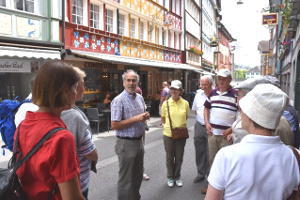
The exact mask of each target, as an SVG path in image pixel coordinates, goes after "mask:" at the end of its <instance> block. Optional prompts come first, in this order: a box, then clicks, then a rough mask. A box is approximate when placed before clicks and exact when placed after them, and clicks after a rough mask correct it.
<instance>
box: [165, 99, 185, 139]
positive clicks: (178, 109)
mask: <svg viewBox="0 0 300 200" xmlns="http://www.w3.org/2000/svg"><path fill="white" fill-rule="evenodd" d="M168 102H169V109H170V115H171V121H172V127H173V128H179V127H186V118H187V117H188V116H189V111H190V107H189V103H188V102H187V101H186V100H184V99H182V98H181V97H180V99H179V100H178V101H177V102H176V101H174V100H173V99H172V98H170V99H169V100H168ZM161 116H162V117H165V120H166V122H165V125H164V131H163V134H164V135H165V136H167V137H172V133H171V127H170V121H169V114H168V109H167V101H165V102H164V103H163V105H162V107H161Z"/></svg>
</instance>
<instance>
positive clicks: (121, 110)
mask: <svg viewBox="0 0 300 200" xmlns="http://www.w3.org/2000/svg"><path fill="white" fill-rule="evenodd" d="M145 108H146V105H145V102H144V99H143V97H142V96H141V95H139V94H137V93H135V94H134V95H131V94H129V93H128V92H127V91H126V90H124V91H123V92H122V93H121V94H119V95H118V96H117V97H116V98H114V100H113V101H112V102H111V121H118V122H119V121H122V120H125V119H129V118H131V117H134V116H136V115H139V114H142V113H144V112H145ZM144 132H145V122H134V123H133V124H131V125H130V126H128V127H126V128H124V129H121V130H115V133H116V135H117V136H120V137H140V136H142V135H143V133H144Z"/></svg>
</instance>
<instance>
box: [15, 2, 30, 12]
mask: <svg viewBox="0 0 300 200" xmlns="http://www.w3.org/2000/svg"><path fill="white" fill-rule="evenodd" d="M15 9H17V10H22V11H26V12H30V13H34V0H15Z"/></svg>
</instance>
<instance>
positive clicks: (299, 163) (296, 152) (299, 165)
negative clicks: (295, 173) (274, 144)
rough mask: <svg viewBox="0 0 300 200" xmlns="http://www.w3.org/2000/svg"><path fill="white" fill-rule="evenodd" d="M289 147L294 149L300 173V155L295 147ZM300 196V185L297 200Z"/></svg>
mask: <svg viewBox="0 0 300 200" xmlns="http://www.w3.org/2000/svg"><path fill="white" fill-rule="evenodd" d="M289 147H290V149H292V151H293V153H294V155H295V157H296V159H297V162H298V167H299V171H300V156H299V153H298V151H297V150H296V149H295V148H294V147H292V146H289ZM299 194H300V184H299V185H298V191H297V196H296V200H299V198H297V197H298V195H299Z"/></svg>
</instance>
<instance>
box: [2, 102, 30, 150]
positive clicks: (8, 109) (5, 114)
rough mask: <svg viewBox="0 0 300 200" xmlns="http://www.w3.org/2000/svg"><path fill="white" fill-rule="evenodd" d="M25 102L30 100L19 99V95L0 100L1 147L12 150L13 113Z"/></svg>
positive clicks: (14, 129) (13, 132)
mask: <svg viewBox="0 0 300 200" xmlns="http://www.w3.org/2000/svg"><path fill="white" fill-rule="evenodd" d="M26 102H31V101H30V100H28V99H25V100H24V101H21V100H20V97H16V98H15V99H14V100H10V99H5V100H3V101H1V102H0V132H1V137H2V140H3V142H4V143H5V145H3V146H2V148H7V149H9V150H10V151H12V149H13V145H14V135H15V131H16V125H15V114H16V113H17V111H18V109H19V107H20V106H21V105H22V104H23V103H26Z"/></svg>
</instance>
